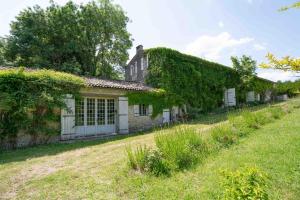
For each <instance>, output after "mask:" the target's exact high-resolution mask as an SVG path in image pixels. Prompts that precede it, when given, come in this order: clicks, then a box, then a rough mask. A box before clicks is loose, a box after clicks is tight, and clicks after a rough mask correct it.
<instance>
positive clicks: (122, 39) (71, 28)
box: [5, 0, 132, 78]
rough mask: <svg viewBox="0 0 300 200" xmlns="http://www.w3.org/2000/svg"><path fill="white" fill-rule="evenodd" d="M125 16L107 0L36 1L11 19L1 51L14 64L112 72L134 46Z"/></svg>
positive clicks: (101, 74) (102, 74)
mask: <svg viewBox="0 0 300 200" xmlns="http://www.w3.org/2000/svg"><path fill="white" fill-rule="evenodd" d="M128 22H129V19H128V17H127V16H126V15H125V13H124V11H123V10H122V8H121V7H120V6H118V5H115V4H113V3H111V1H110V0H99V1H97V2H95V1H92V2H89V3H87V4H81V5H77V4H75V3H73V2H72V1H69V2H68V3H67V4H65V5H64V6H59V5H57V4H55V3H54V2H51V5H50V6H49V7H47V8H45V9H43V8H41V7H40V6H34V7H32V8H27V9H25V10H23V11H22V12H21V13H20V14H19V15H18V16H17V18H16V21H14V22H12V23H11V31H10V36H9V37H8V44H7V51H6V54H5V55H6V57H7V58H8V59H9V60H11V61H14V64H15V65H18V66H19V65H21V66H26V67H34V68H51V69H56V70H62V71H67V72H72V73H76V74H81V75H92V76H99V77H104V78H116V77H117V75H118V70H117V69H119V68H120V66H124V65H125V64H126V61H127V59H128V53H127V50H128V49H129V48H130V47H131V46H132V40H131V35H130V34H129V33H128V31H127V23H128Z"/></svg>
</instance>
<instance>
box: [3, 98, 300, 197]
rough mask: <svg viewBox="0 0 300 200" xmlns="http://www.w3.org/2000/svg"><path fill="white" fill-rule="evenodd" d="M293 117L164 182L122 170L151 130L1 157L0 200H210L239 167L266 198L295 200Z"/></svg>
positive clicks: (299, 143) (299, 176)
mask: <svg viewBox="0 0 300 200" xmlns="http://www.w3.org/2000/svg"><path fill="white" fill-rule="evenodd" d="M296 101H298V102H300V99H297V100H296ZM213 118H218V119H220V120H216V121H213ZM299 119H300V109H296V110H295V111H294V112H293V113H291V114H288V115H286V116H285V117H283V118H282V119H280V120H277V121H275V122H273V123H270V124H268V125H266V126H264V127H263V128H261V129H259V130H257V131H255V132H254V133H252V134H251V135H249V136H248V137H245V138H242V139H241V140H240V141H239V143H238V144H236V145H233V146H231V147H230V148H228V149H223V150H221V151H219V152H216V153H215V154H212V155H210V156H209V157H208V158H207V159H205V160H204V162H203V163H201V164H199V165H197V166H196V167H194V168H193V169H190V170H187V171H184V172H178V173H174V174H172V175H171V176H170V177H153V176H149V175H143V174H139V173H137V172H133V171H129V170H128V167H127V164H126V154H125V146H126V145H128V144H131V145H132V146H134V145H137V144H147V145H149V146H151V145H153V136H154V134H155V131H154V132H151V133H148V134H145V135H136V136H132V137H127V138H124V137H120V138H115V139H114V140H106V141H91V142H76V143H72V144H52V145H45V146H39V147H34V148H27V149H20V150H16V151H8V152H4V153H1V154H0V199H1V198H3V199H216V198H217V197H218V195H219V194H220V191H221V188H220V184H219V182H220V179H219V177H220V176H219V170H221V169H236V168H239V167H243V166H257V167H258V168H259V169H261V170H263V171H265V172H266V173H267V174H268V175H269V185H270V187H269V194H270V199H300V159H299V158H300V123H299ZM224 120H226V118H224V117H223V116H214V117H212V120H211V122H212V123H208V122H207V121H205V120H200V121H198V122H194V123H192V124H189V125H188V126H192V127H196V128H198V129H200V130H203V129H207V128H209V127H211V126H213V125H215V124H214V123H218V122H220V121H224Z"/></svg>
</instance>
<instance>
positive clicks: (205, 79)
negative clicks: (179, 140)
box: [140, 48, 273, 112]
mask: <svg viewBox="0 0 300 200" xmlns="http://www.w3.org/2000/svg"><path fill="white" fill-rule="evenodd" d="M145 53H147V55H148V58H149V67H148V76H147V79H146V83H147V84H149V85H151V86H153V87H155V88H162V89H164V90H165V96H168V95H169V96H171V97H170V98H169V99H171V100H172V102H176V103H178V102H179V103H181V104H188V105H190V106H192V107H197V108H200V110H201V111H203V112H207V111H210V110H212V109H215V108H217V107H220V106H221V105H222V104H223V94H224V90H225V89H226V88H233V87H234V88H236V97H237V101H238V102H239V103H242V102H244V101H245V96H246V95H245V94H246V92H247V91H245V89H244V88H239V87H238V86H239V85H241V84H240V83H241V81H242V80H241V77H240V76H239V75H238V73H237V72H236V71H235V70H234V69H232V68H230V67H226V66H224V65H221V64H218V63H214V62H209V61H206V60H204V59H200V58H197V57H194V56H190V55H186V54H182V53H180V52H178V51H175V50H172V49H168V48H153V49H148V50H146V51H145ZM252 85H253V88H251V90H254V91H256V92H258V93H262V92H264V91H265V90H266V89H271V88H272V87H273V86H272V85H273V83H272V82H271V81H267V80H264V79H261V78H256V77H255V78H254V80H253V84H252ZM247 90H249V89H247ZM140 98H141V97H140ZM145 98H146V97H145ZM149 100H150V99H149ZM148 102H149V101H148ZM166 104H168V105H171V104H172V103H166Z"/></svg>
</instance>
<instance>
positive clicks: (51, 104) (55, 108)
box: [0, 68, 84, 143]
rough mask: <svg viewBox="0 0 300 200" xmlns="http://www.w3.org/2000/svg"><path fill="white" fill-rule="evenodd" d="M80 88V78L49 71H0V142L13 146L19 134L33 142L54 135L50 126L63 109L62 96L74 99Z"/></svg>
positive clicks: (82, 81) (21, 69) (54, 130)
mask: <svg viewBox="0 0 300 200" xmlns="http://www.w3.org/2000/svg"><path fill="white" fill-rule="evenodd" d="M82 86H84V80H83V79H82V78H80V77H77V76H74V75H71V74H67V73H61V72H56V71H52V70H24V69H23V68H20V69H16V68H13V69H4V70H0V139H2V140H3V139H8V140H10V141H11V142H12V143H14V142H15V139H16V137H17V134H18V133H19V131H20V130H23V131H25V133H27V134H30V135H32V136H33V137H32V138H33V139H35V138H36V137H37V136H38V134H46V135H51V134H56V133H57V132H58V131H57V129H58V128H59V127H55V126H53V124H51V122H57V121H58V119H59V112H60V111H59V109H60V108H64V107H65V106H66V105H65V103H64V97H65V94H72V95H75V96H78V95H79V90H80V88H81V87H82ZM34 142H35V141H33V143H34Z"/></svg>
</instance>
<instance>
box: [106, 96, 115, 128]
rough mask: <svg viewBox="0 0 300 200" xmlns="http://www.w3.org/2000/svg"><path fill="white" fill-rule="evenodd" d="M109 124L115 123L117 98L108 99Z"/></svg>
mask: <svg viewBox="0 0 300 200" xmlns="http://www.w3.org/2000/svg"><path fill="white" fill-rule="evenodd" d="M107 124H115V100H114V99H107Z"/></svg>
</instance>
